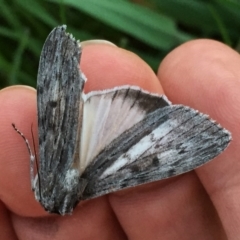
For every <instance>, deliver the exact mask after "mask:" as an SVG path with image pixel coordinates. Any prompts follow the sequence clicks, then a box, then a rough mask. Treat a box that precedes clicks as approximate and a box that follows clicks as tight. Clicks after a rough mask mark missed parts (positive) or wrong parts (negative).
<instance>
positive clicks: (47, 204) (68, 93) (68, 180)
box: [37, 26, 86, 214]
mask: <svg viewBox="0 0 240 240" xmlns="http://www.w3.org/2000/svg"><path fill="white" fill-rule="evenodd" d="M65 29H66V27H65V26H62V27H57V28H55V29H54V30H53V31H52V32H51V33H50V34H49V36H48V37H47V39H46V41H45V44H44V46H43V49H42V53H41V57H40V63H39V70H38V79H37V107H38V131H39V157H40V165H39V174H38V176H39V179H38V181H39V182H38V185H39V186H40V187H41V189H39V191H38V192H39V196H37V198H38V199H39V201H40V202H41V204H42V205H43V206H44V208H45V209H46V210H48V211H49V212H58V213H60V214H65V213H68V212H71V211H72V208H73V206H74V205H75V204H76V202H78V200H79V198H80V195H81V192H82V191H83V189H84V187H85V185H86V184H84V186H82V187H81V186H79V184H80V180H79V179H80V172H79V169H78V168H77V166H79V151H80V140H81V139H80V135H81V133H80V131H81V128H82V111H83V108H82V107H81V106H82V103H81V102H82V98H81V94H82V90H83V86H84V82H85V78H84V75H83V74H82V73H81V71H80V69H79V63H80V57H81V48H80V44H79V42H78V41H76V40H75V39H74V38H73V37H72V36H71V35H69V34H67V33H66V31H65Z"/></svg>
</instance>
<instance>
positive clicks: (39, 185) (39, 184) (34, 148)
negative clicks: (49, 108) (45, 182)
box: [31, 124, 42, 202]
mask: <svg viewBox="0 0 240 240" xmlns="http://www.w3.org/2000/svg"><path fill="white" fill-rule="evenodd" d="M31 134H32V141H33V150H34V154H35V158H36V169H37V175H38V191H39V197H40V202H41V198H42V197H41V179H40V174H39V167H38V166H39V162H38V158H37V154H36V145H35V140H34V136H33V124H32V125H31ZM32 168H33V166H32ZM34 187H35V186H34Z"/></svg>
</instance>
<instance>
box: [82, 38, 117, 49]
mask: <svg viewBox="0 0 240 240" xmlns="http://www.w3.org/2000/svg"><path fill="white" fill-rule="evenodd" d="M94 44H106V45H110V46H114V47H117V45H115V44H114V43H112V42H109V41H107V40H98V39H96V40H88V41H83V42H81V46H82V47H85V46H89V45H94Z"/></svg>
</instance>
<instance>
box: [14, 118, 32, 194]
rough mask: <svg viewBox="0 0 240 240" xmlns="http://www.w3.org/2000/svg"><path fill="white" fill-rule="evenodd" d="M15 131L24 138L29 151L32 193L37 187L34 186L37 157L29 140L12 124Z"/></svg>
mask: <svg viewBox="0 0 240 240" xmlns="http://www.w3.org/2000/svg"><path fill="white" fill-rule="evenodd" d="M12 126H13V129H14V130H15V131H16V132H17V133H18V134H19V135H20V136H21V137H22V138H23V140H24V142H25V143H26V146H27V149H28V153H29V155H30V179H31V187H32V191H34V190H35V186H34V167H33V164H34V162H35V155H34V154H33V153H32V150H31V147H30V144H29V142H28V140H27V138H26V137H25V136H24V135H23V133H22V132H20V131H19V130H18V129H17V128H16V126H15V124H14V123H12Z"/></svg>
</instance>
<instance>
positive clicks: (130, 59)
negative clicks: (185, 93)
mask: <svg viewBox="0 0 240 240" xmlns="http://www.w3.org/2000/svg"><path fill="white" fill-rule="evenodd" d="M94 59H98V61H97V60H96V61H93V60H94ZM99 59H101V61H100V60H99ZM120 59H122V60H120ZM89 66H90V67H89ZM81 68H82V70H83V72H84V73H85V75H86V76H87V77H88V82H87V84H86V88H85V91H86V92H87V91H90V90H99V89H105V88H111V87H113V86H118V85H125V84H129V83H130V84H133V85H138V86H140V87H142V88H145V89H146V90H149V91H154V92H161V88H160V85H159V82H158V79H157V78H156V76H155V74H154V73H153V72H152V70H151V69H150V68H149V67H148V66H147V65H146V64H145V63H144V62H143V61H142V60H141V59H139V58H138V57H137V56H136V55H134V54H130V53H128V52H127V51H123V50H120V49H118V48H116V47H106V46H94V45H93V46H89V47H86V48H85V49H84V54H83V56H82V61H81ZM131 71H133V72H134V74H130V73H131ZM134 83H135V84H134ZM0 104H1V106H0V111H2V112H0V116H3V113H4V114H5V115H4V116H5V117H0V127H4V130H3V131H2V133H3V134H4V135H3V136H4V139H9V141H2V142H1V144H0V147H1V149H5V151H1V156H0V159H3V160H1V161H2V162H1V169H0V171H1V172H0V185H1V186H0V189H1V191H2V199H3V201H4V202H5V204H6V205H7V206H8V207H9V209H11V211H12V212H14V213H16V214H17V215H20V216H21V217H14V226H15V229H16V231H17V232H18V234H19V236H20V235H21V234H27V236H30V235H31V234H32V228H30V229H29V226H30V225H31V223H30V225H29V224H25V225H24V226H25V227H24V226H23V225H20V224H19V222H22V221H21V220H23V219H20V218H22V216H29V217H34V216H44V215H46V214H47V213H45V212H44V211H43V210H42V207H40V205H39V204H38V203H37V202H36V201H35V200H34V197H33V193H31V191H30V180H29V156H28V152H27V149H26V146H25V145H24V142H23V141H22V139H21V138H20V136H19V135H17V134H16V132H14V131H13V129H12V127H11V123H12V122H13V121H14V122H15V123H16V120H17V123H18V127H19V128H20V126H21V131H22V132H24V133H26V137H27V138H29V139H31V134H30V127H31V123H32V122H33V125H34V127H36V116H37V114H36V93H35V91H33V90H30V89H26V88H23V87H15V88H8V89H5V90H4V91H2V92H0ZM17 123H16V124H17ZM34 133H35V131H34ZM34 137H35V139H37V133H35V134H34ZM12 149H14V151H12ZM16 179H18V181H17V180H16ZM12 196H14V197H12ZM103 198H105V197H103ZM101 199H102V198H98V199H94V200H92V201H89V205H88V204H87V203H84V204H85V206H84V209H85V211H84V212H83V211H80V210H81V205H80V206H78V208H79V210H77V211H74V216H73V217H72V218H71V217H70V218H69V221H67V223H66V222H64V221H63V220H61V221H60V220H58V221H56V222H55V224H56V223H57V229H58V230H57V231H56V233H54V237H55V238H56V239H57V237H58V236H60V235H61V234H63V235H64V231H65V232H67V230H66V229H69V228H67V226H66V224H69V227H71V226H77V227H78V229H77V231H73V232H71V234H72V237H75V236H76V234H77V236H79V232H81V236H82V238H83V239H86V238H88V236H89V234H90V236H92V235H93V234H95V236H103V239H104V236H105V235H106V234H107V235H108V236H111V235H113V234H114V239H116V236H117V237H118V238H119V239H124V236H123V233H122V232H121V231H120V230H119V228H118V223H117V221H116V219H114V217H113V216H114V215H112V212H111V211H110V209H109V206H108V204H106V200H104V201H102V200H101ZM92 202H96V203H95V204H96V205H97V207H96V208H94V210H95V211H94V214H93V212H92V209H93V207H92V206H91V204H90V203H92ZM75 212H76V213H75ZM83 214H84V215H85V216H86V218H84V217H83ZM94 215H96V217H92V216H94ZM78 217H79V218H81V219H82V218H83V219H88V221H87V220H86V223H87V224H85V225H83V224H82V225H81V226H82V227H81V226H80V224H76V218H78ZM70 219H72V220H70ZM104 219H105V221H104ZM18 220H19V221H18ZM30 221H31V219H30ZM62 224H65V225H64V226H63V227H61V226H62ZM48 225H49V224H48ZM103 225H105V226H106V227H107V228H106V227H103ZM36 226H38V224H36ZM39 226H41V224H40V225H39ZM92 226H95V227H94V232H93V231H92ZM116 227H117V228H116ZM106 229H108V231H106ZM116 233H117V235H116ZM42 234H45V235H46V236H47V234H48V233H47V231H44V232H42ZM68 234H69V235H68V236H69V238H71V234H70V233H69V232H68ZM85 234H86V235H85ZM24 236H26V235H24ZM84 237H85V238H84ZM25 238H26V239H27V237H25ZM95 238H97V237H95ZM71 239H74V238H71Z"/></svg>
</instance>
